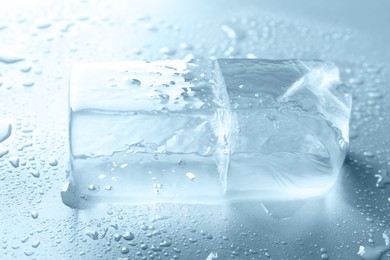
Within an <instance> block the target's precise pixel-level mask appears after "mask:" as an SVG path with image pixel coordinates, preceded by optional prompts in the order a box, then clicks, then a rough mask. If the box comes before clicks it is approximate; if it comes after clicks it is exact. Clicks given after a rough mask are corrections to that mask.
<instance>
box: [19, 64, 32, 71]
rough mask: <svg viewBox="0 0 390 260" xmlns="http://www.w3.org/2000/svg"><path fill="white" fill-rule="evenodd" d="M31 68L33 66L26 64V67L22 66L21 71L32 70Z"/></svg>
mask: <svg viewBox="0 0 390 260" xmlns="http://www.w3.org/2000/svg"><path fill="white" fill-rule="evenodd" d="M30 70H31V66H30V65H28V66H24V67H22V68H20V71H21V72H24V73H27V72H30Z"/></svg>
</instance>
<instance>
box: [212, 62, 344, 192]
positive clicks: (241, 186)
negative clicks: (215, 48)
mask: <svg viewBox="0 0 390 260" xmlns="http://www.w3.org/2000/svg"><path fill="white" fill-rule="evenodd" d="M218 64H219V67H220V69H221V71H222V75H223V79H224V82H225V84H226V88H227V93H228V96H229V99H230V109H231V111H232V122H233V123H232V130H231V137H230V146H229V147H230V158H229V168H228V173H227V193H228V195H230V196H231V197H232V198H249V199H250V198H267V199H268V198H269V199H274V198H281V197H307V196H313V195H319V194H322V193H324V192H325V191H326V190H327V189H329V188H330V187H332V186H333V184H334V182H335V180H336V178H337V176H338V173H339V171H340V169H341V167H342V163H343V161H344V158H345V154H346V146H347V143H348V125H349V117H350V110H351V95H350V93H349V88H348V87H347V86H345V85H344V84H343V83H342V82H341V81H340V78H339V71H338V69H337V67H336V66H335V65H333V64H332V63H328V62H322V61H301V60H280V61H277V60H260V59H220V60H218Z"/></svg>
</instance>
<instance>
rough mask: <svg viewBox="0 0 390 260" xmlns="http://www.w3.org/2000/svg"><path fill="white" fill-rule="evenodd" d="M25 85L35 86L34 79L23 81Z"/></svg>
mask: <svg viewBox="0 0 390 260" xmlns="http://www.w3.org/2000/svg"><path fill="white" fill-rule="evenodd" d="M23 86H25V87H32V86H34V81H26V82H24V83H23Z"/></svg>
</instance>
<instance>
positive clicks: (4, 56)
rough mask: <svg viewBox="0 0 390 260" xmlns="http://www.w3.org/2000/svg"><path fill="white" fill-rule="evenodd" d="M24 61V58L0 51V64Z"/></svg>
mask: <svg viewBox="0 0 390 260" xmlns="http://www.w3.org/2000/svg"><path fill="white" fill-rule="evenodd" d="M22 60H24V57H22V56H21V55H19V54H16V53H13V52H9V51H8V52H5V51H1V50H0V62H3V63H7V64H10V63H15V62H19V61H22Z"/></svg>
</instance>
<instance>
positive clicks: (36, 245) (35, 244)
mask: <svg viewBox="0 0 390 260" xmlns="http://www.w3.org/2000/svg"><path fill="white" fill-rule="evenodd" d="M40 244H41V242H40V241H38V240H37V241H35V242H34V243H32V245H31V246H32V247H33V248H37V247H38V246H39V245H40Z"/></svg>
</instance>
